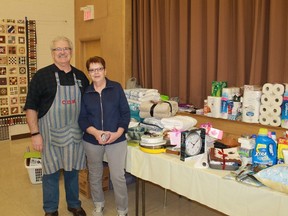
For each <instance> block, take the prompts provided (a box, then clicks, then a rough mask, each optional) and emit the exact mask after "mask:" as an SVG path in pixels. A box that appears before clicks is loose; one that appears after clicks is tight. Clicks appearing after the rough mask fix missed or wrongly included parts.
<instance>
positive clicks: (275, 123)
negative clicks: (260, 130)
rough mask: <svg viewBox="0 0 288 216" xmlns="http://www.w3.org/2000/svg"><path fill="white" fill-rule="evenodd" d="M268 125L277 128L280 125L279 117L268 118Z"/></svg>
mask: <svg viewBox="0 0 288 216" xmlns="http://www.w3.org/2000/svg"><path fill="white" fill-rule="evenodd" d="M270 125H271V126H275V127H278V126H280V125H281V118H280V116H274V117H271V118H270Z"/></svg>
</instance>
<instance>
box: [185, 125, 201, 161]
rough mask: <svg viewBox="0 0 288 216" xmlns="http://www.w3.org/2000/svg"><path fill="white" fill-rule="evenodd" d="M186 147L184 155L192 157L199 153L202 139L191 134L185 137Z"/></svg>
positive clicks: (193, 133) (198, 135) (196, 134)
mask: <svg viewBox="0 0 288 216" xmlns="http://www.w3.org/2000/svg"><path fill="white" fill-rule="evenodd" d="M185 145H186V150H185V152H186V154H187V155H189V156H194V155H197V154H199V153H200V151H201V148H202V139H201V137H200V134H199V133H197V132H196V131H195V132H191V133H190V134H189V135H188V136H187V137H186V141H185Z"/></svg>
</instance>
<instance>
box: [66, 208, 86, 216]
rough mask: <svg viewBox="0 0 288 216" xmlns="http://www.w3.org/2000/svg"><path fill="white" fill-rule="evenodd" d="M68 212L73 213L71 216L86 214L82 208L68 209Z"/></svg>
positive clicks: (83, 215)
mask: <svg viewBox="0 0 288 216" xmlns="http://www.w3.org/2000/svg"><path fill="white" fill-rule="evenodd" d="M68 211H70V212H72V213H73V216H86V212H85V211H84V209H83V208H82V207H79V208H70V207H68Z"/></svg>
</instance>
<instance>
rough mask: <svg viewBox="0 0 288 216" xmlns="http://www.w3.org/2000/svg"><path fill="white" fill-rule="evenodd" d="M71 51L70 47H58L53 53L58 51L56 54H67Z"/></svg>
mask: <svg viewBox="0 0 288 216" xmlns="http://www.w3.org/2000/svg"><path fill="white" fill-rule="evenodd" d="M70 50H71V48H70V47H63V48H61V47H56V48H54V49H52V51H56V52H61V51H64V52H66V51H70Z"/></svg>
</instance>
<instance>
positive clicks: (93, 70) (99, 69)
mask: <svg viewBox="0 0 288 216" xmlns="http://www.w3.org/2000/svg"><path fill="white" fill-rule="evenodd" d="M103 70H104V67H100V68H94V69H89V70H88V71H89V73H94V72H102V71H103Z"/></svg>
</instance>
